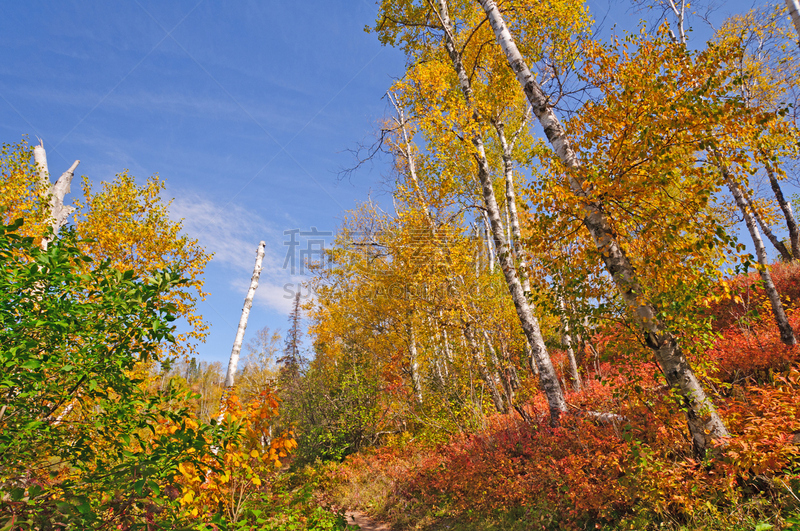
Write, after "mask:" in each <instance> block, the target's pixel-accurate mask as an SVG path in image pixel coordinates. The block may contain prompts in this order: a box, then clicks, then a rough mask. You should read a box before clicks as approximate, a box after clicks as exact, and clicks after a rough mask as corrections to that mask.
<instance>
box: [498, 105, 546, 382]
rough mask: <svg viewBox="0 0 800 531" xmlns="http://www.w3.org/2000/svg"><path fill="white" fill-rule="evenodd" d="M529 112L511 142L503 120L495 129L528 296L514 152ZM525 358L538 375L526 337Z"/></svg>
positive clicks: (511, 231)
mask: <svg viewBox="0 0 800 531" xmlns="http://www.w3.org/2000/svg"><path fill="white" fill-rule="evenodd" d="M529 113H530V107H529V108H528V110H527V111H526V112H525V118H523V120H522V123H521V124H520V126H519V129H517V131H516V132H515V133H514V135H513V136H512V138H511V141H510V142H509V141H508V140H507V139H506V134H505V127H504V125H503V124H502V123H501V122H496V123H495V124H494V126H495V130H496V131H497V138H498V139H499V140H500V147H501V148H502V149H503V177H504V179H505V184H506V208H507V212H508V224H509V234H511V236H512V237H513V238H512V237H510V238H509V240H511V241H513V249H514V258H515V259H516V261H517V262H518V264H519V265H518V271H519V277H520V282H521V283H522V291H524V292H525V294H526V296H527V294H528V293H530V292H531V281H530V276H529V275H528V264H527V263H525V250H524V249H523V247H522V230H521V229H520V226H519V215H518V214H517V196H516V193H515V192H514V158H513V152H514V144H515V143H516V140H517V137H518V135H519V133H520V131H522V129H523V128H524V127H525V126H526V124H527V122H528V114H529ZM525 358H526V359H527V360H528V361H529V363H530V366H531V370H532V372H533V374H534V375H538V373H539V370H538V368H536V360H535V359H534V356H533V348H532V347H531V343H530V341H528V339H527V338H526V339H525Z"/></svg>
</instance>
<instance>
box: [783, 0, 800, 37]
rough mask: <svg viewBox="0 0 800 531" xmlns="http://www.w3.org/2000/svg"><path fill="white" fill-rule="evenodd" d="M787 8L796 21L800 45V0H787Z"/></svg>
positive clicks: (795, 27)
mask: <svg viewBox="0 0 800 531" xmlns="http://www.w3.org/2000/svg"><path fill="white" fill-rule="evenodd" d="M786 8H787V9H788V10H789V15H791V17H792V22H794V29H795V31H797V37H798V40H797V43H798V45H800V0H786Z"/></svg>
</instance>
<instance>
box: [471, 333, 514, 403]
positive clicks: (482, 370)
mask: <svg viewBox="0 0 800 531" xmlns="http://www.w3.org/2000/svg"><path fill="white" fill-rule="evenodd" d="M464 336H465V337H466V338H467V342H468V343H469V346H470V348H471V349H472V352H473V355H472V359H474V360H475V361H476V362H477V365H478V373H479V374H480V376H481V379H482V380H483V382H484V384H486V387H487V388H488V389H489V393H490V394H491V395H492V402H494V407H495V409H496V410H497V412H498V413H506V412H507V411H508V409H507V408H506V404H505V402H504V401H503V397H502V395H501V394H500V389H498V387H497V381H496V380H495V379H494V378H493V377H492V375H491V374H490V373H489V369H488V368H487V367H486V357H485V355H484V351H483V348H482V347H480V346H478V341H477V340H476V339H475V334H474V332H473V331H472V327H471V326H470V325H469V323H464Z"/></svg>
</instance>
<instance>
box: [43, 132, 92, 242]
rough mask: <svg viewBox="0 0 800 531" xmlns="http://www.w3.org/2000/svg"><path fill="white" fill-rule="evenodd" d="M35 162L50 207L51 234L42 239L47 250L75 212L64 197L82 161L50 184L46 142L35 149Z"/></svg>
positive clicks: (77, 162)
mask: <svg viewBox="0 0 800 531" xmlns="http://www.w3.org/2000/svg"><path fill="white" fill-rule="evenodd" d="M33 160H34V161H35V163H36V166H37V169H38V173H39V180H40V182H41V189H42V190H43V191H44V197H46V198H47V201H48V203H49V206H50V229H51V231H52V232H51V233H50V234H49V235H47V236H45V237H44V238H42V243H41V245H42V249H44V250H46V249H47V245H48V244H49V243H50V242H51V241H53V238H55V237H56V235H58V231H59V230H60V229H61V227H63V226H64V225H66V224H67V220H68V219H69V215H70V214H72V213H73V212H74V211H75V207H72V206H69V205H65V204H64V197H65V196H66V195H67V194H68V193H69V191H70V185H71V184H72V178H73V177H75V169H76V168H77V167H78V164H80V162H81V161H79V160H76V161H75V162H73V163H72V166H70V167H69V169H68V170H67V171H65V172H64V173H62V174H61V177H59V178H58V180H56V182H54V183H51V182H50V171H49V169H48V167H47V152H46V151H45V149H44V142H42V141H40V142H39V145H38V146H34V148H33Z"/></svg>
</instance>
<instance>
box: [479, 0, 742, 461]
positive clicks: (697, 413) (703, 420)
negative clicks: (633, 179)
mask: <svg viewBox="0 0 800 531" xmlns="http://www.w3.org/2000/svg"><path fill="white" fill-rule="evenodd" d="M477 1H478V3H479V4H480V5H481V7H482V8H483V10H484V11H485V13H486V15H487V16H488V19H489V22H490V24H491V26H492V29H493V30H494V34H495V38H496V40H497V43H498V44H499V45H500V47H501V48H502V50H503V52H504V53H505V55H506V59H507V60H508V64H509V66H510V67H511V70H512V71H513V72H514V73H515V74H516V76H517V80H518V81H519V83H520V85H521V87H522V89H523V92H524V93H525V96H526V97H527V99H528V102H529V103H530V104H531V108H532V110H533V114H534V115H535V116H536V118H537V119H538V121H539V123H540V124H541V125H542V127H543V129H544V133H545V136H546V137H547V139H548V141H549V142H550V144H551V146H552V147H553V151H555V153H556V155H557V156H558V157H559V159H560V160H561V162H562V163H563V164H564V166H565V167H566V168H567V169H568V180H569V186H570V188H571V190H572V192H573V193H574V194H575V195H577V196H578V197H580V198H581V199H582V200H583V204H584V218H583V224H584V226H586V228H587V229H588V230H589V233H590V234H591V235H592V239H593V240H594V242H595V245H596V247H597V249H598V251H599V252H600V254H601V256H602V257H603V262H604V263H605V266H606V269H607V270H608V272H609V274H610V275H611V277H612V278H613V279H614V282H615V284H616V286H617V289H618V290H619V293H620V295H621V296H622V299H623V300H624V301H625V303H626V305H627V306H628V309H629V311H630V312H631V313H632V314H633V317H634V319H635V320H636V322H637V323H638V325H639V327H640V328H641V329H642V331H643V333H644V335H645V342H646V344H647V345H648V347H649V348H650V349H651V350H652V351H653V353H654V355H655V357H656V360H657V361H658V363H659V365H660V366H661V369H662V370H663V372H664V376H665V377H666V379H667V382H668V383H669V384H670V386H672V387H674V388H676V389H677V390H678V392H679V393H680V395H681V397H682V399H683V402H684V405H685V406H686V408H687V421H688V424H689V430H690V432H691V434H692V440H693V442H694V445H695V450H696V452H697V453H698V454H701V455H702V454H704V453H705V449H706V448H707V447H708V446H710V442H711V440H714V439H719V438H723V437H728V430H727V429H726V428H725V425H724V424H723V423H722V419H721V418H720V417H719V414H718V413H717V409H716V407H715V406H714V403H713V402H712V401H711V400H710V399H709V398H708V397H707V396H706V394H705V391H704V390H703V388H702V386H701V385H700V382H699V381H698V380H697V377H696V376H695V374H694V371H693V370H692V367H691V365H690V364H689V362H688V360H687V359H686V357H685V356H684V355H683V352H682V351H681V348H680V346H679V345H678V343H677V340H676V338H675V337H674V336H673V335H672V333H671V332H670V331H669V330H668V329H667V328H666V327H665V326H664V324H663V323H662V322H661V320H660V319H659V318H658V314H657V312H656V309H655V308H654V307H653V305H652V304H650V303H649V301H646V300H644V299H643V297H642V296H641V295H642V293H644V290H643V289H642V287H641V285H640V284H639V281H638V279H637V278H636V275H635V271H634V269H633V266H632V265H631V263H630V261H629V260H628V257H627V256H626V255H625V253H624V252H623V250H622V248H621V247H620V245H619V243H618V242H617V241H616V236H615V233H614V231H613V229H612V227H611V225H610V224H609V222H608V219H607V218H606V216H605V214H604V213H603V209H602V203H600V202H599V201H596V200H593V199H592V198H591V197H589V194H588V193H587V192H586V190H584V188H583V186H584V184H583V182H582V181H581V180H580V179H579V178H577V177H576V176H575V175H574V174H573V173H572V172H569V170H571V169H575V168H577V167H578V166H579V163H578V160H577V157H576V155H575V152H574V151H573V149H572V147H571V146H570V143H569V140H568V138H567V135H566V133H565V131H564V128H563V126H562V125H561V122H560V121H559V119H558V118H557V117H556V115H555V113H554V112H553V109H552V107H551V105H550V102H549V99H548V97H547V95H546V94H545V93H544V90H543V89H542V87H541V86H540V85H539V84H538V83H537V82H536V80H535V79H534V77H533V75H532V74H531V71H530V69H529V68H528V65H527V64H526V63H525V60H524V59H523V57H522V54H520V52H519V49H518V48H517V46H516V44H515V43H514V39H513V38H512V37H511V33H510V32H509V31H508V27H507V26H506V24H505V21H504V20H503V17H502V15H501V14H500V10H499V9H498V7H497V4H496V3H495V1H494V0H477Z"/></svg>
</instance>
